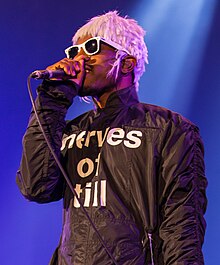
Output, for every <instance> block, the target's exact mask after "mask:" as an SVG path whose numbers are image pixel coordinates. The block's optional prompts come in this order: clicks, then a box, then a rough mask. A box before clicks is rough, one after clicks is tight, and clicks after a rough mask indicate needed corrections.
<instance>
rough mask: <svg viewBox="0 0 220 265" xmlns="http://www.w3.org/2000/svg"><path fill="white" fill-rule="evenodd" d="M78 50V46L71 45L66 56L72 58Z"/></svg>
mask: <svg viewBox="0 0 220 265" xmlns="http://www.w3.org/2000/svg"><path fill="white" fill-rule="evenodd" d="M78 50H79V49H78V47H71V48H70V49H69V50H68V58H69V59H73V58H74V57H75V56H76V55H77V53H78Z"/></svg>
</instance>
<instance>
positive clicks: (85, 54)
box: [75, 47, 88, 58]
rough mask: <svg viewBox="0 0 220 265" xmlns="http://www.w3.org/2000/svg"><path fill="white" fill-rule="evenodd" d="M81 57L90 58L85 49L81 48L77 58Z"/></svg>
mask: <svg viewBox="0 0 220 265" xmlns="http://www.w3.org/2000/svg"><path fill="white" fill-rule="evenodd" d="M81 55H84V56H88V55H87V53H86V52H85V51H84V49H83V47H80V50H79V51H78V53H77V55H76V56H75V58H76V57H78V56H81Z"/></svg>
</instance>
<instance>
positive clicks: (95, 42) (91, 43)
mask: <svg viewBox="0 0 220 265" xmlns="http://www.w3.org/2000/svg"><path fill="white" fill-rule="evenodd" d="M101 41H102V42H104V43H106V44H108V45H110V46H112V47H113V48H115V49H117V50H121V51H124V52H126V53H127V54H129V52H128V51H127V50H126V49H124V48H123V47H122V46H121V45H119V44H117V43H115V42H113V41H110V40H106V39H104V38H101V37H93V38H90V39H88V40H86V41H85V42H83V43H82V44H76V45H73V46H70V47H68V48H67V49H65V53H66V56H67V58H69V59H73V58H74V57H75V56H76V55H77V54H78V53H79V52H80V49H81V48H83V51H84V52H85V53H86V54H87V55H89V56H91V55H94V54H97V53H98V52H99V51H100V47H101V45H100V42H101Z"/></svg>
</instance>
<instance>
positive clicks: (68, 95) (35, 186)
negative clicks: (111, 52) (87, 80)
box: [16, 81, 78, 203]
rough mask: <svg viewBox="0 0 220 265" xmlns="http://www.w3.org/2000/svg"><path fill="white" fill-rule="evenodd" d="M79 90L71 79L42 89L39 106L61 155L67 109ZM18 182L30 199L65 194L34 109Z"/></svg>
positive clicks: (41, 200)
mask: <svg viewBox="0 0 220 265" xmlns="http://www.w3.org/2000/svg"><path fill="white" fill-rule="evenodd" d="M77 89H78V86H77V85H76V84H75V85H74V83H73V82H71V81H44V82H43V84H42V85H41V86H40V87H39V88H38V96H37V99H36V108H37V111H38V115H39V117H40V120H41V122H42V125H43V128H44V130H45V132H46V135H47V136H48V138H49V141H50V143H51V145H52V147H53V149H54V151H55V153H56V155H57V156H58V158H60V147H61V141H62V132H63V129H64V127H65V116H66V112H67V109H68V107H69V106H70V105H71V104H72V100H73V97H74V96H75V95H76V94H77ZM16 182H17V185H18V187H19V189H20V190H21V193H22V194H23V195H24V196H25V197H26V198H27V199H28V200H32V201H36V202H39V203H45V202H50V201H55V200H59V199H60V198H61V197H62V192H63V184H64V180H63V177H62V176H61V174H60V171H59V169H58V166H57V164H56V162H55V161H54V158H53V157H52V155H51V152H50V150H49V148H48V146H47V144H46V141H45V139H44V137H43V135H42V132H41V130H40V128H39V125H38V122H37V120H36V117H35V114H34V113H33V112H32V113H31V116H30V120H29V124H28V128H27V130H26V133H25V135H24V137H23V154H22V159H21V164H20V168H19V170H18V171H17V175H16Z"/></svg>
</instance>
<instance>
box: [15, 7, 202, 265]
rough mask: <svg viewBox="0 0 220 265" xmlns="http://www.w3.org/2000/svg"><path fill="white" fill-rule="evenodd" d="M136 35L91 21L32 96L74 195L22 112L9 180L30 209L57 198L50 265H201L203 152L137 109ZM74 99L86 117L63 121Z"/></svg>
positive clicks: (176, 119)
mask: <svg viewBox="0 0 220 265" xmlns="http://www.w3.org/2000/svg"><path fill="white" fill-rule="evenodd" d="M144 35H145V31H144V30H143V29H142V27H141V26H139V25H138V23H137V22H136V21H135V20H134V19H131V18H129V17H127V16H126V17H122V16H120V15H119V13H118V12H117V11H110V12H107V13H105V14H102V15H100V16H96V17H93V18H92V19H91V20H89V22H87V23H86V24H85V25H84V26H82V27H81V28H80V29H79V30H78V31H77V32H76V33H75V35H74V37H73V46H71V47H70V48H67V49H66V50H65V52H66V54H67V58H64V59H62V60H61V61H59V62H57V63H55V64H54V65H51V66H49V67H48V68H47V70H48V71H51V72H53V71H56V70H57V69H58V70H60V69H62V71H63V72H64V73H65V75H63V76H62V77H53V78H48V79H45V80H43V82H42V84H41V85H40V86H39V87H38V95H37V98H36V108H37V113H38V115H39V117H40V120H41V122H42V125H43V128H44V130H45V132H46V135H47V137H48V139H49V142H50V143H51V145H52V148H53V150H54V152H55V153H56V155H57V157H58V158H59V161H60V162H61V164H62V165H63V167H64V170H65V172H67V176H68V179H69V180H70V183H71V185H72V187H73V190H74V191H75V193H73V192H72V191H71V185H70V186H69V185H67V181H66V180H65V179H64V177H63V173H61V170H60V168H59V167H58V165H57V163H56V162H55V160H54V158H53V156H52V154H51V152H50V150H49V148H48V145H47V143H46V141H45V139H44V137H43V135H42V132H41V130H40V128H39V124H38V122H37V120H36V115H35V114H34V112H33V111H32V113H31V117H30V121H29V125H28V128H27V131H26V133H25V135H24V138H23V154H22V159H21V164H20V168H19V170H18V171H17V176H16V181H17V184H18V186H19V188H20V190H21V192H22V194H23V195H24V196H25V198H27V199H28V200H30V201H35V202H38V203H49V202H52V201H57V200H60V199H63V228H62V235H61V239H60V242H59V245H58V247H57V249H56V251H55V252H54V255H53V257H52V258H51V261H50V264H51V265H55V264H56V265H73V264H74V265H78V264H87V265H92V264H94V265H98V264H103V265H107V264H120V265H122V264H123V265H128V264H130V265H131V264H132V265H143V264H160V265H162V264H167V265H168V264H169V265H170V264H176V265H177V264H178V265H181V264H184V265H185V264H187V265H188V264H194V265H195V264H199V265H200V264H204V259H203V253H202V244H203V240H204V234H205V227H206V223H205V220H204V213H205V210H206V203H207V198H206V186H207V180H206V178H205V174H204V149H203V143H202V140H201V137H200V134H199V129H198V127H197V126H196V125H194V124H193V123H192V122H190V121H189V120H187V119H186V118H184V117H183V116H181V115H180V114H177V113H175V112H173V111H171V110H168V109H165V108H162V107H159V106H155V105H151V104H146V103H140V102H139V100H138V96H137V91H138V84H139V79H140V77H141V75H142V74H143V72H144V71H145V64H146V63H148V50H147V47H146V44H145V42H144ZM77 95H78V96H80V97H85V98H88V97H89V96H90V97H91V100H93V101H94V108H93V109H92V110H91V111H88V112H86V113H84V114H82V115H80V116H78V117H76V118H74V119H73V120H71V121H67V122H66V121H65V116H66V113H67V110H68V108H69V107H70V105H71V104H72V102H73V99H74V98H75V97H76V96H77ZM83 209H84V210H85V211H83ZM86 213H87V214H88V215H89V217H90V218H91V221H92V223H91V222H90V221H89V219H88V217H87V214H86ZM92 224H94V226H95V227H96V229H97V231H96V230H95V228H94V227H93V226H92ZM99 235H100V236H101V239H100V237H99ZM102 241H103V242H102Z"/></svg>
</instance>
